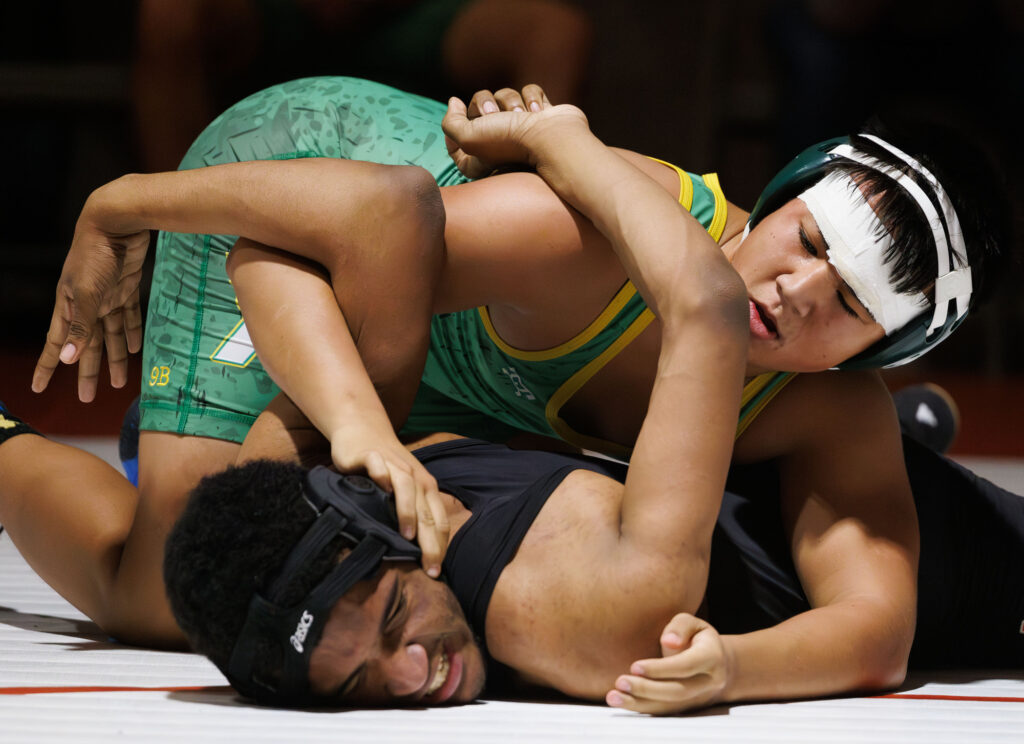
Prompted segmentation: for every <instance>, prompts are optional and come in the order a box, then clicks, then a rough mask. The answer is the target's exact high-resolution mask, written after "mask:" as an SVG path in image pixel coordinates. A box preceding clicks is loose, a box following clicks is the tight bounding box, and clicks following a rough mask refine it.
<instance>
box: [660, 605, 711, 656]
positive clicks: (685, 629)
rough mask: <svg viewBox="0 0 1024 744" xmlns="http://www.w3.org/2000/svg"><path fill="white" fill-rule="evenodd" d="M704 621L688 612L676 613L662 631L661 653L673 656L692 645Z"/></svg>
mask: <svg viewBox="0 0 1024 744" xmlns="http://www.w3.org/2000/svg"><path fill="white" fill-rule="evenodd" d="M702 625H703V621H701V620H700V619H699V618H697V617H694V616H693V615H690V614H688V613H685V612H682V613H680V614H678V615H676V616H675V617H674V618H672V620H671V621H670V622H669V624H668V625H666V626H665V629H664V630H663V631H662V632H661V655H662V656H673V655H674V654H678V653H679V652H680V651H682V650H683V649H685V648H688V647H689V646H690V643H691V642H692V641H693V637H694V636H695V635H696V634H697V633H698V632H699V631H700V630H701V627H702Z"/></svg>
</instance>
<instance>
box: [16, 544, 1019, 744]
mask: <svg viewBox="0 0 1024 744" xmlns="http://www.w3.org/2000/svg"><path fill="white" fill-rule="evenodd" d="M965 632H969V629H965ZM223 684H224V680H223V677H221V675H220V673H219V672H218V671H217V670H216V669H215V668H214V667H213V666H212V665H211V664H210V663H209V662H207V661H206V660H205V659H203V658H201V657H199V656H195V655H192V654H177V653H166V652H156V651H143V650H140V649H133V648H129V647H125V646H121V645H119V644H114V643H111V642H109V641H108V640H107V639H106V638H104V636H103V635H102V634H101V633H99V632H98V630H97V628H96V627H95V626H94V625H92V623H90V622H88V621H87V620H86V619H85V618H84V617H83V616H82V615H81V614H80V613H78V612H77V611H76V610H74V609H73V608H72V607H70V606H69V605H68V604H67V603H66V602H64V600H62V599H61V598H60V597H58V596H57V595H56V594H55V593H54V592H52V591H51V590H50V589H49V588H48V587H46V585H45V584H43V582H42V581H41V580H40V579H39V578H38V577H36V576H35V574H34V573H33V572H32V571H31V569H29V568H28V566H27V565H26V564H25V563H24V561H23V560H22V559H21V557H20V556H19V555H18V553H17V551H16V550H15V549H14V547H13V545H12V544H11V542H10V538H9V537H8V536H7V535H2V536H0V692H2V691H4V690H9V689H10V688H23V687H82V686H139V687H183V686H216V687H219V686H221V685H223ZM903 692H905V693H907V692H909V693H913V694H928V695H953V696H958V697H961V698H962V697H964V696H973V697H979V696H980V697H985V698H997V697H1004V698H1016V699H1017V700H1019V701H1020V702H998V701H995V700H987V701H984V700H983V701H977V702H972V701H968V700H963V699H958V700H952V701H950V700H909V699H893V698H850V699H837V700H818V701H805V702H797V703H787V704H764V705H742V706H739V705H738V706H731V707H719V708H714V709H712V710H710V711H706V712H703V713H700V714H697V715H692V716H687V717H676V718H648V717H644V716H638V715H634V714H631V713H623V712H620V711H616V710H613V709H611V708H607V707H604V706H599V705H579V704H566V703H524V702H504V701H485V702H481V703H477V704H474V705H467V706H461V707H456V708H433V709H422V710H362V711H341V712H310V711H281V710H270V709H266V708H259V707H255V706H249V705H245V704H243V703H241V702H240V701H238V700H237V698H236V697H235V696H234V694H233V693H231V692H230V691H226V690H223V689H215V690H211V691H201V692H193V691H177V692H167V691H145V692H81V691H76V692H60V693H45V694H16V695H12V694H0V741H3V742H5V743H7V742H68V741H72V742H94V741H95V742H109V741H111V740H119V741H147V742H150V741H174V742H181V741H185V742H189V743H190V744H193V743H198V742H206V741H246V742H262V741H274V742H278V741H302V742H319V741H332V742H337V741H343V742H363V741H367V742H370V741H372V742H401V743H402V744H413V743H414V744H426V743H428V742H443V743H444V744H458V743H460V742H473V743H474V744H476V743H478V742H485V743H487V744H491V743H493V744H501V743H503V742H521V741H559V742H609V743H611V742H615V744H621V743H622V742H633V741H641V742H663V741H664V742H674V743H676V742H684V741H685V742H705V741H707V742H871V743H872V744H885V743H886V742H893V743H894V744H895V743H899V744H917V743H920V744H925V743H927V744H946V743H949V744H953V743H956V744H960V743H961V742H981V743H985V742H1015V743H1017V744H1019V742H1021V741H1022V732H1024V676H1022V675H1020V674H999V673H989V674H985V675H963V674H961V675H931V676H930V678H917V679H915V680H913V681H912V682H911V683H909V684H908V685H907V686H906V688H905V689H904V691H903Z"/></svg>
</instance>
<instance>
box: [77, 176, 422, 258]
mask: <svg viewBox="0 0 1024 744" xmlns="http://www.w3.org/2000/svg"><path fill="white" fill-rule="evenodd" d="M404 170H410V169H408V168H400V167H392V166H382V165H377V164H373V163H362V162H358V161H349V160H338V159H331V158H311V159H302V160H289V161H251V162H244V163H230V164H226V165H215V166H211V167H208V168H198V169H195V170H186V171H175V172H168V173H152V174H130V175H127V176H123V177H121V178H119V179H117V180H115V181H112V182H110V183H108V184H106V185H105V186H102V187H100V188H99V189H97V190H96V191H95V192H93V194H92V195H91V196H90V197H89V200H88V201H87V202H86V206H85V208H84V209H83V212H82V216H81V217H80V219H81V220H87V221H89V222H91V223H92V224H93V225H94V226H95V227H97V228H98V229H100V230H101V231H103V232H106V233H109V234H115V235H120V234H130V233H134V232H138V231H140V230H166V231H170V232H184V233H207V234H223V235H241V236H245V237H248V238H251V239H253V240H256V241H258V242H260V243H264V244H267V245H272V246H275V247H278V248H281V249H283V250H287V251H289V252H292V253H295V254H297V255H300V256H304V257H306V258H310V259H312V260H314V261H318V262H320V263H326V260H327V258H328V257H329V252H330V251H331V250H332V249H333V248H334V246H336V245H337V244H338V242H339V240H340V239H342V238H343V236H344V237H348V236H351V235H354V236H358V234H359V229H360V226H361V225H365V224H372V223H373V222H374V221H379V220H386V219H389V218H390V217H391V210H392V209H393V206H394V200H393V199H389V198H388V197H389V195H390V194H391V193H392V191H393V189H394V187H395V179H401V178H402V171H404ZM340 227H344V228H346V229H347V231H348V232H347V234H346V233H342V232H341V231H340V229H339V228H340Z"/></svg>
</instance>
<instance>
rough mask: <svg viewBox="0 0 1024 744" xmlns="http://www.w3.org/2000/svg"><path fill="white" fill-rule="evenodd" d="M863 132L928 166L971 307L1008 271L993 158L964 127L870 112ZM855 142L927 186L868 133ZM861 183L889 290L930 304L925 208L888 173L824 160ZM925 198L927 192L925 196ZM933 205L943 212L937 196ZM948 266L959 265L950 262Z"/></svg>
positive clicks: (931, 261)
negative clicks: (960, 254) (953, 233)
mask: <svg viewBox="0 0 1024 744" xmlns="http://www.w3.org/2000/svg"><path fill="white" fill-rule="evenodd" d="M861 131H862V134H874V135H876V136H878V137H880V138H881V139H883V140H885V141H886V142H888V143H890V144H892V145H895V146H896V147H898V148H899V149H900V150H902V151H903V152H905V153H907V154H908V155H910V156H911V157H913V158H914V159H915V160H917V161H918V162H919V163H921V164H922V165H923V166H924V167H925V168H927V169H928V170H929V171H930V172H931V173H932V175H933V176H935V178H936V179H938V181H939V183H940V184H942V188H943V189H944V190H945V191H946V193H947V194H948V195H949V198H950V200H951V201H952V203H953V207H954V209H955V210H956V214H957V217H958V219H959V221H960V227H961V229H962V231H963V236H964V243H965V244H966V247H967V260H968V263H969V264H970V266H971V275H972V279H973V284H974V288H973V291H972V294H971V303H970V306H971V308H972V309H973V308H975V307H976V306H977V305H978V304H979V303H981V302H984V301H985V299H987V298H988V297H989V296H990V295H991V293H992V291H993V288H994V286H995V285H996V283H997V282H998V280H999V278H1000V277H1001V276H1002V275H1003V274H1005V273H1006V269H1007V263H1008V260H1009V250H1008V247H1009V245H1010V239H1011V238H1010V233H1011V229H1010V205H1009V201H1008V199H1007V197H1006V188H1005V181H1004V179H1003V178H1002V177H1001V176H1000V175H999V174H998V171H997V170H996V168H995V164H994V163H993V161H992V160H991V159H990V158H989V157H988V156H987V155H986V154H985V153H984V152H983V151H982V150H981V149H980V148H979V147H977V146H975V145H974V144H973V143H971V142H970V141H968V140H967V139H966V138H965V137H964V136H963V135H962V134H960V133H958V132H955V131H953V130H951V129H947V128H945V127H940V126H936V125H934V124H928V125H927V126H925V125H923V124H920V123H911V122H909V121H896V120H888V121H887V122H886V123H883V122H882V121H881V120H879V119H878V118H873V119H871V120H870V121H868V122H867V124H866V125H865V126H864V127H863V128H862V130H861ZM851 140H852V144H853V146H854V148H855V149H857V150H859V151H860V152H862V153H864V154H865V155H868V156H869V157H871V158H874V159H876V160H879V161H881V162H883V163H885V164H887V165H889V166H891V167H893V168H896V169H898V170H900V171H901V172H903V173H905V174H907V175H908V176H909V177H910V178H911V179H912V180H913V181H914V182H915V183H917V184H918V185H919V186H920V187H921V189H922V190H923V191H924V193H925V194H929V195H931V194H933V193H934V192H933V189H932V187H931V186H930V185H929V184H928V183H927V182H926V181H925V180H924V178H923V177H922V176H921V175H920V174H918V173H917V172H916V171H915V170H913V169H912V168H910V166H908V165H906V164H905V163H903V162H902V161H901V160H900V159H899V158H897V157H896V156H895V155H893V154H892V153H890V152H889V151H888V150H886V149H885V148H883V147H881V146H880V145H878V144H877V143H875V142H873V141H872V140H870V139H867V138H866V137H863V136H860V135H856V136H854V137H852V138H851ZM830 170H840V171H843V172H845V173H847V174H849V175H850V176H851V177H853V178H854V180H856V181H857V182H858V183H859V184H861V187H862V189H863V190H864V193H865V196H867V198H868V200H869V201H872V200H873V199H874V198H875V197H878V199H877V201H872V206H873V208H874V210H875V213H876V214H877V215H878V217H879V220H880V222H881V223H882V226H883V227H884V229H885V230H886V232H887V233H888V234H889V235H891V236H892V239H893V242H892V245H891V246H890V248H889V250H888V251H887V253H886V255H885V257H884V259H885V262H886V264H887V265H888V266H889V271H890V281H891V283H892V286H893V289H895V290H896V291H897V292H900V293H907V294H909V293H913V292H922V293H924V294H925V295H926V296H927V297H928V298H929V300H930V301H931V302H932V303H934V293H933V290H934V284H935V278H936V276H937V274H938V259H937V257H936V250H935V240H934V238H933V236H932V230H931V227H930V226H929V224H928V221H927V219H926V218H925V215H924V212H923V211H922V210H921V208H920V206H918V204H917V202H916V201H915V200H914V198H913V197H912V196H911V195H910V194H908V193H907V192H906V191H905V190H904V189H903V188H902V187H900V186H898V185H897V184H896V182H895V181H894V180H893V179H892V178H890V177H889V176H886V175H883V174H881V173H879V172H878V171H874V170H871V169H870V168H867V167H865V166H863V165H860V164H858V163H854V162H852V161H849V160H845V161H843V160H841V161H839V162H837V163H836V164H835V165H832V166H830ZM929 198H932V197H931V196H930V197H929ZM932 201H933V204H934V205H935V206H936V211H938V212H939V213H940V214H941V210H940V209H939V207H938V205H937V203H935V201H934V199H932ZM951 268H957V266H956V265H954V266H951Z"/></svg>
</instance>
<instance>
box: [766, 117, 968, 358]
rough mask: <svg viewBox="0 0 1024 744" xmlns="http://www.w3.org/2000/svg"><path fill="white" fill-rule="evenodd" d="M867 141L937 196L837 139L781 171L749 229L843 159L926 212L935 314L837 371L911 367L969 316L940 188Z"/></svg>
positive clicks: (961, 258)
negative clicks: (935, 272)
mask: <svg viewBox="0 0 1024 744" xmlns="http://www.w3.org/2000/svg"><path fill="white" fill-rule="evenodd" d="M862 136H866V137H868V138H870V139H871V140H873V141H874V142H876V143H877V144H878V145H880V146H881V147H883V148H884V149H886V150H888V151H889V152H890V153H892V154H893V155H895V157H896V159H897V160H899V161H902V162H903V163H904V164H906V165H907V166H908V167H909V168H910V169H911V170H913V171H915V172H917V173H918V174H919V175H921V176H922V177H923V178H924V180H925V181H926V182H927V183H928V184H929V185H930V186H931V188H932V191H933V195H932V196H931V197H929V196H928V195H926V194H925V193H924V192H923V191H922V190H921V188H920V187H918V186H917V184H915V183H913V182H912V181H911V179H910V178H909V177H908V176H907V175H906V174H905V173H903V172H902V171H900V170H897V169H896V168H893V167H891V166H889V165H887V164H885V163H881V162H879V161H876V160H874V159H871V158H868V157H867V156H864V155H862V154H861V153H859V152H857V151H856V150H855V149H854V146H853V144H852V140H851V138H850V137H834V138H832V139H829V140H825V141H824V142H819V143H818V144H816V145H812V146H811V147H808V148H807V149H806V150H804V151H803V152H801V153H800V154H799V155H797V156H796V157H795V158H793V160H791V161H790V162H789V163H788V164H787V165H786V166H785V167H784V168H783V169H782V170H781V171H779V173H777V174H776V175H775V177H774V178H772V180H771V181H769V182H768V185H767V186H766V187H765V188H764V191H762V192H761V195H760V196H759V197H758V199H757V202H756V203H755V204H754V208H753V209H752V210H751V212H750V219H749V221H748V229H752V228H753V227H755V226H756V225H757V223H758V222H760V221H761V219H762V218H764V216H765V215H767V214H770V213H771V212H774V211H775V210H776V209H778V208H779V207H781V206H783V205H784V204H785V203H786V202H788V201H790V200H791V199H795V198H796V197H797V196H798V195H800V194H801V193H803V192H804V191H805V190H806V189H808V188H810V187H811V186H813V185H814V184H815V183H817V182H818V180H819V179H821V178H822V177H823V176H824V175H825V174H826V172H827V170H828V167H829V165H831V164H833V163H834V162H836V161H838V160H840V159H846V160H852V161H854V162H858V163H861V164H863V165H866V166H868V167H870V168H872V169H874V170H877V171H879V172H880V173H882V174H884V175H887V176H889V177H890V178H892V179H893V180H895V181H897V183H898V184H899V185H900V186H901V187H902V188H903V189H904V190H906V191H908V192H909V193H910V196H911V197H912V198H913V199H914V200H915V201H916V202H917V204H918V206H919V207H920V208H921V210H922V212H924V214H925V217H926V219H928V222H929V224H930V226H931V228H932V232H933V235H934V236H935V249H936V252H937V255H938V259H939V260H938V265H939V276H938V277H937V279H936V303H935V309H934V312H933V313H929V312H927V311H926V312H923V313H922V314H921V315H919V316H918V317H916V318H914V319H913V320H911V321H910V322H909V323H907V324H906V325H904V326H903V327H902V328H900V329H899V330H898V331H896V332H894V333H892V334H891V335H888V336H886V337H885V338H882V339H880V340H879V341H877V342H876V343H874V344H873V345H871V346H870V347H868V348H867V349H865V350H864V351H862V352H860V353H859V354H857V355H855V356H853V357H851V358H850V359H847V360H846V361H845V362H843V363H841V364H839V365H838V366H837V367H836V369H866V368H877V367H898V366H900V365H902V364H907V363H908V362H912V361H913V360H915V359H917V358H918V357H919V356H921V355H923V354H925V353H927V352H928V351H929V350H931V348H932V347H934V346H936V345H938V344H939V343H940V342H942V341H943V340H944V339H946V338H947V337H948V336H949V335H950V334H951V333H952V332H953V331H954V330H956V329H957V328H958V327H959V326H960V324H961V323H962V322H963V321H964V319H965V318H966V317H967V304H968V301H969V298H970V290H971V278H970V266H969V265H968V263H967V253H966V249H964V247H963V236H962V234H961V232H960V225H959V222H958V220H957V218H956V213H955V212H954V211H953V208H952V204H951V202H950V200H949V197H948V196H947V195H946V193H945V191H944V190H943V189H942V186H941V184H939V182H938V180H937V179H936V178H935V177H934V176H933V175H932V174H931V173H929V172H928V170H927V169H926V168H925V167H924V166H923V165H921V164H920V163H919V162H917V161H916V160H914V159H913V158H912V157H910V156H909V155H907V154H906V153H904V152H902V151H900V150H898V149H897V148H895V147H894V146H893V145H891V144H889V143H888V142H885V141H883V140H881V139H880V138H878V137H875V136H873V135H862ZM933 202H935V203H938V204H939V206H940V208H941V213H940V212H937V211H936V209H935V205H934V203H933ZM958 263H959V267H958V266H957V264H958ZM947 287H948V291H947ZM950 310H952V312H950Z"/></svg>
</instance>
